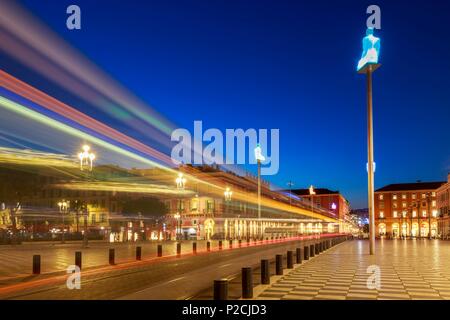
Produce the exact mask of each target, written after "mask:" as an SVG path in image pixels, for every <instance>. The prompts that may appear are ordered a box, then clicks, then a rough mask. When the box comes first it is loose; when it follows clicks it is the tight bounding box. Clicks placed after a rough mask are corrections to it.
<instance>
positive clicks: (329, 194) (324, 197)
mask: <svg viewBox="0 0 450 320" xmlns="http://www.w3.org/2000/svg"><path fill="white" fill-rule="evenodd" d="M291 192H292V193H293V194H295V195H297V196H299V197H300V198H301V199H303V200H306V201H308V202H309V203H311V200H312V203H313V204H314V207H317V208H322V209H324V210H327V211H329V212H331V213H332V215H333V217H334V218H336V219H338V220H339V232H350V230H349V229H347V228H348V227H349V226H350V225H351V224H352V222H350V221H351V217H350V204H349V202H348V200H347V199H346V198H345V197H344V196H343V195H342V194H341V193H340V192H339V191H333V190H329V189H326V188H314V192H315V194H314V195H310V190H309V189H295V190H292V191H291Z"/></svg>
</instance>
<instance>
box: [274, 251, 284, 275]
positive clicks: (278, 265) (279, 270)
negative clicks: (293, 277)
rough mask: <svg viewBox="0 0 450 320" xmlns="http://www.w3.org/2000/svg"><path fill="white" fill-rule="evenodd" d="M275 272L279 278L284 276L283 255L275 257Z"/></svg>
mask: <svg viewBox="0 0 450 320" xmlns="http://www.w3.org/2000/svg"><path fill="white" fill-rule="evenodd" d="M275 271H276V275H277V276H282V275H283V255H281V254H277V255H276V256H275Z"/></svg>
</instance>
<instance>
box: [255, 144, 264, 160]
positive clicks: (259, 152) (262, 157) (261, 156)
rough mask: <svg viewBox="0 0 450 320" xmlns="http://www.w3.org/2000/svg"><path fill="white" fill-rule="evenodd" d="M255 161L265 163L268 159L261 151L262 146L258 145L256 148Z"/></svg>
mask: <svg viewBox="0 0 450 320" xmlns="http://www.w3.org/2000/svg"><path fill="white" fill-rule="evenodd" d="M255 159H256V160H257V161H265V160H266V158H265V157H264V156H263V155H262V149H261V144H259V143H258V144H256V148H255Z"/></svg>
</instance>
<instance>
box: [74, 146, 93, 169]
mask: <svg viewBox="0 0 450 320" xmlns="http://www.w3.org/2000/svg"><path fill="white" fill-rule="evenodd" d="M82 150H83V151H82V152H80V153H79V154H78V159H80V170H81V171H83V168H84V166H89V171H92V166H93V163H94V160H95V154H94V153H93V152H90V150H91V147H90V146H88V145H86V144H85V145H84V146H83V147H82Z"/></svg>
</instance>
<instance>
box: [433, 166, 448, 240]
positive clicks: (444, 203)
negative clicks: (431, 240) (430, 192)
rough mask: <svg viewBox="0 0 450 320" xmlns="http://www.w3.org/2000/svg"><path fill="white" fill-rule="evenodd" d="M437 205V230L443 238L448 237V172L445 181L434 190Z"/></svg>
mask: <svg viewBox="0 0 450 320" xmlns="http://www.w3.org/2000/svg"><path fill="white" fill-rule="evenodd" d="M436 198H437V206H438V212H439V217H438V232H439V234H440V236H441V238H443V239H448V238H450V173H449V174H448V175H447V183H445V184H443V185H442V186H440V187H439V188H438V189H437V190H436Z"/></svg>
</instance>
